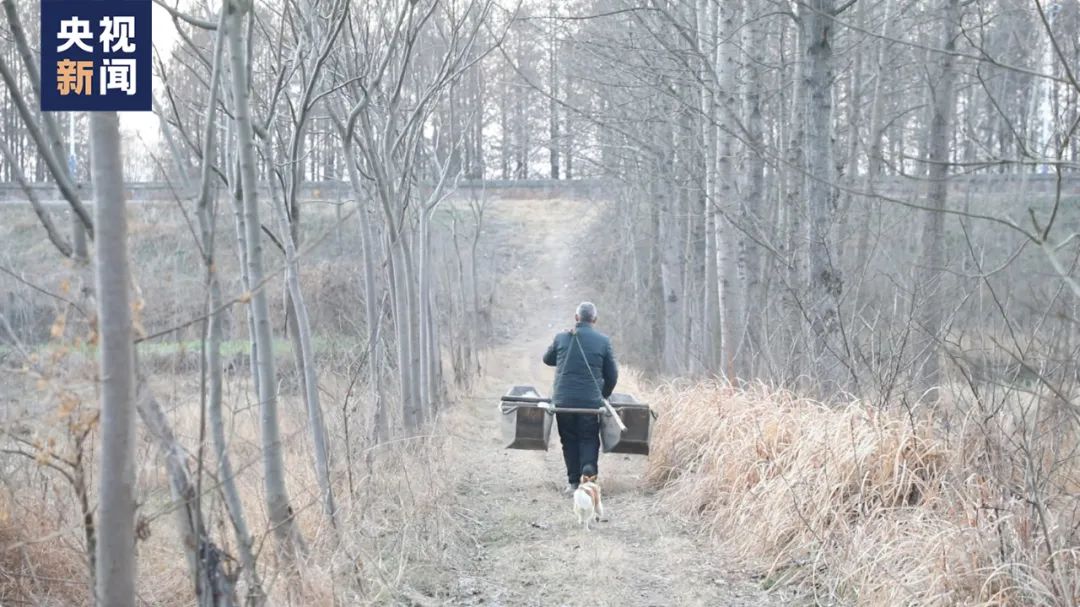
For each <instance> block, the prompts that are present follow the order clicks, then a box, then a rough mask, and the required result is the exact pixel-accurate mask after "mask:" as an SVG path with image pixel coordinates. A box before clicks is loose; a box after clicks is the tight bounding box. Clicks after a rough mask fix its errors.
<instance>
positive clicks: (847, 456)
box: [646, 383, 1080, 606]
mask: <svg viewBox="0 0 1080 607" xmlns="http://www.w3.org/2000/svg"><path fill="white" fill-rule="evenodd" d="M653 400H654V402H657V403H658V404H659V405H660V410H661V416H660V418H659V420H658V422H657V425H656V428H655V433H654V436H653V446H652V454H651V456H650V461H649V468H648V472H647V475H646V479H647V481H648V482H649V483H650V484H652V485H653V486H654V487H657V488H660V489H661V491H660V495H661V499H662V500H663V501H664V502H665V504H666V505H667V506H668V507H670V508H671V509H673V510H675V511H678V512H680V513H683V514H685V515H689V516H692V517H697V518H698V520H699V521H700V522H701V523H702V527H703V529H704V530H705V531H706V532H707V533H709V534H710V535H711V536H712V537H713V538H714V539H715V540H717V541H719V542H722V543H724V544H725V545H726V546H730V547H731V549H733V550H735V551H737V552H738V553H739V554H741V555H743V556H745V557H749V558H753V559H755V560H757V561H759V562H764V563H767V564H768V574H767V576H766V585H773V584H777V583H785V584H795V585H798V586H800V587H802V588H803V589H804V590H806V591H807V592H808V593H811V594H813V595H814V596H815V597H816V598H818V599H824V600H827V601H837V600H838V601H844V602H855V603H857V604H862V605H912V604H918V605H956V604H965V605H1025V606H1027V605H1059V604H1075V601H1076V600H1077V597H1080V590H1078V589H1080V568H1078V567H1077V565H1078V564H1080V563H1078V560H1077V557H1078V554H1080V546H1077V545H1076V543H1075V541H1073V539H1072V538H1073V537H1074V535H1073V534H1074V532H1075V529H1076V524H1077V521H1078V520H1080V517H1077V515H1076V508H1077V506H1078V502H1077V500H1076V496H1075V494H1073V495H1072V496H1071V497H1070V496H1069V495H1068V494H1067V493H1065V492H1059V493H1058V494H1056V495H1048V496H1047V498H1046V499H1045V500H1043V501H1041V502H1040V503H1038V504H1035V503H1032V501H1031V500H1028V499H1025V498H1024V497H1023V496H1024V490H1023V486H1022V485H1021V486H1019V487H1015V488H1013V489H1011V490H1004V489H1003V487H1002V483H1001V482H999V481H996V480H994V478H1001V477H1000V475H995V476H993V478H991V476H992V475H991V473H988V470H989V469H990V467H989V465H988V464H987V462H986V459H987V458H986V457H985V454H986V452H987V450H986V449H985V447H984V444H985V442H986V437H985V436H984V435H981V434H978V433H976V430H975V429H976V428H977V426H978V425H977V424H974V423H969V424H961V425H960V427H961V430H959V431H957V430H955V429H953V430H952V432H951V434H950V433H947V432H946V431H945V430H944V429H943V428H942V427H941V426H939V425H938V424H937V423H936V422H935V421H934V419H933V418H932V417H930V416H925V417H922V416H918V415H911V414H909V413H908V412H899V411H898V412H890V411H879V410H877V409H874V408H871V407H868V406H866V405H864V404H861V403H859V402H857V401H856V402H850V403H848V404H846V405H843V406H825V405H823V404H821V403H818V402H814V401H812V400H809V399H805V398H800V397H798V396H796V395H794V394H792V393H790V392H784V391H779V390H773V389H769V388H767V387H764V386H760V385H758V386H750V387H747V388H745V389H735V388H732V387H731V386H728V385H726V384H719V383H703V384H698V385H695V386H692V387H688V388H675V387H669V388H666V389H662V390H661V391H660V393H659V394H657V395H656V396H655V397H654V399H653ZM1057 470H1058V473H1059V474H1060V475H1062V476H1060V480H1062V481H1064V479H1066V478H1069V477H1070V476H1072V475H1073V474H1074V473H1075V468H1074V467H1069V468H1068V469H1067V470H1066V469H1063V468H1060V467H1059V468H1058V469H1057ZM1066 474H1068V475H1069V476H1065V475H1066ZM1005 476H1006V477H1010V478H1011V477H1015V476H1016V475H1009V474H1007V475H1005ZM1019 476H1020V477H1021V478H1023V473H1022V471H1019ZM1073 477H1074V476H1073ZM1053 486H1054V485H1053V484H1052V483H1048V485H1047V488H1046V490H1047V491H1052V487H1053ZM1059 486H1064V484H1062V485H1059ZM1040 513H1041V514H1040ZM1040 516H1042V517H1043V518H1041V519H1040ZM1047 519H1049V520H1047ZM1040 525H1043V526H1042V527H1040ZM1040 529H1043V530H1044V531H1040Z"/></svg>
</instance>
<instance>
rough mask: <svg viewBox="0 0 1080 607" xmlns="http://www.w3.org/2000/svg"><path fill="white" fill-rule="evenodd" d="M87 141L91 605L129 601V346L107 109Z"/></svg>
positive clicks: (116, 141) (96, 116)
mask: <svg viewBox="0 0 1080 607" xmlns="http://www.w3.org/2000/svg"><path fill="white" fill-rule="evenodd" d="M90 147H91V150H92V153H91V158H92V159H93V164H92V171H93V173H92V174H93V184H94V220H95V223H96V225H97V226H98V234H97V238H96V239H95V247H94V249H95V250H94V253H95V267H96V270H97V271H96V276H97V280H96V291H97V296H98V297H97V299H98V331H99V333H100V341H99V346H98V350H99V353H100V366H101V476H100V480H99V487H100V489H99V492H98V494H99V500H100V501H99V505H98V535H97V557H96V559H97V588H96V598H97V603H98V604H99V605H108V606H109V607H125V606H131V607H134V605H135V459H134V456H135V352H134V343H133V338H134V333H133V331H132V317H131V296H130V292H131V273H130V270H129V266H128V253H127V209H126V206H127V205H126V203H125V201H124V171H123V167H124V164H123V160H122V159H121V157H120V122H119V118H118V117H117V115H116V113H115V112H95V113H93V114H91V115H90Z"/></svg>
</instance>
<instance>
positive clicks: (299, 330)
mask: <svg viewBox="0 0 1080 607" xmlns="http://www.w3.org/2000/svg"><path fill="white" fill-rule="evenodd" d="M263 155H264V156H265V157H266V158H267V160H268V161H269V164H270V166H276V163H275V162H274V156H273V148H272V146H271V145H270V143H269V142H266V144H265V146H264V152H263ZM277 183H278V182H277V179H276V178H275V177H274V176H271V177H270V192H271V198H272V199H273V207H274V208H275V209H277V215H278V226H279V228H278V231H279V232H280V233H281V239H282V241H283V242H284V245H285V285H286V289H287V290H288V294H289V307H290V308H291V310H292V312H293V331H295V333H296V341H297V342H298V345H299V353H298V356H297V358H298V360H299V362H300V363H301V364H300V368H299V372H300V373H301V374H302V375H301V378H302V380H301V386H302V387H303V390H304V404H305V405H306V406H307V413H308V425H309V426H310V427H311V446H312V450H313V451H314V458H315V462H314V463H315V478H316V480H317V481H318V483H319V493H320V494H321V496H322V504H323V514H325V515H326V518H327V519H328V520H329V521H330V525H331V526H332V527H337V507H336V506H335V504H334V486H333V484H332V482H331V479H330V440H329V438H328V437H327V435H326V421H325V420H324V416H323V410H322V403H321V402H320V399H319V374H318V370H317V369H316V366H315V349H314V345H313V344H312V342H311V318H310V316H309V315H308V309H307V304H306V303H305V302H304V292H303V290H302V289H301V288H300V261H299V259H298V258H297V253H296V242H297V236H298V234H299V231H298V228H297V226H296V225H295V224H293V223H292V222H293V221H294V217H296V214H293V215H290V214H289V209H288V205H287V204H286V203H285V200H284V198H283V197H282V196H281V192H280V191H279V190H278V189H277Z"/></svg>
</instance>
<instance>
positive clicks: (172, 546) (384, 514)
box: [0, 373, 460, 606]
mask: <svg viewBox="0 0 1080 607" xmlns="http://www.w3.org/2000/svg"><path fill="white" fill-rule="evenodd" d="M73 377H74V374H73V373H72V374H69V375H67V379H72V378H73ZM34 383H35V382H32V381H22V382H14V381H9V382H5V383H4V385H3V386H0V387H3V389H5V390H14V391H18V392H21V393H23V394H33V395H34V396H35V398H37V399H40V402H39V403H38V404H39V406H40V407H41V410H44V411H51V410H52V409H53V408H54V407H55V406H56V403H55V402H54V401H55V400H56V398H55V395H53V394H52V393H51V392H50V391H49V382H38V386H37V387H38V388H40V389H41V391H40V392H38V391H35V386H34ZM327 385H328V386H329V394H328V395H326V396H325V397H324V398H325V399H326V400H325V402H324V406H325V407H327V412H328V426H329V429H330V431H331V433H332V434H333V435H334V436H335V439H336V440H335V444H336V445H337V446H339V447H340V446H341V445H342V444H343V438H342V434H343V433H342V429H341V426H340V421H341V420H340V419H339V418H337V417H335V415H334V408H335V407H336V402H335V398H334V394H333V392H334V388H335V386H334V382H333V381H327ZM153 386H154V391H155V394H156V395H157V396H158V400H159V401H160V402H161V404H162V406H163V407H164V408H165V409H166V411H167V412H168V416H169V418H170V421H171V422H172V424H173V428H174V430H175V432H176V434H177V436H178V438H179V439H180V440H181V442H182V443H183V444H184V445H186V446H188V448H189V449H190V450H191V453H192V458H191V459H190V460H189V468H190V470H191V472H192V474H193V475H194V474H195V471H196V469H197V466H196V460H195V458H194V453H195V445H197V444H198V436H199V414H198V398H197V394H198V383H197V381H196V380H195V379H193V378H191V377H187V376H158V377H156V378H155V379H154V382H153ZM251 394H252V390H251V386H250V381H249V380H248V379H247V378H246V376H245V377H234V378H232V379H231V380H230V381H229V382H228V387H227V390H226V396H227V398H226V401H227V407H228V409H229V411H228V413H227V416H228V418H229V420H230V435H231V440H232V443H231V455H232V458H233V460H232V461H233V465H234V469H235V470H236V471H237V478H236V480H237V485H238V488H239V491H240V494H241V500H242V501H243V503H244V507H245V512H246V515H247V520H248V524H249V526H250V528H251V531H252V534H253V535H254V538H255V542H256V548H257V550H258V552H259V554H258V561H259V576H260V578H261V579H262V581H263V583H264V586H265V590H266V591H267V592H268V595H269V599H270V604H272V605H305V606H308V605H311V606H318V605H340V604H349V605H364V604H400V603H401V600H402V597H403V596H405V595H406V594H408V595H410V596H418V597H422V596H425V595H434V594H435V593H436V592H437V591H438V589H439V588H443V587H448V586H449V585H450V584H449V582H448V581H447V580H446V579H444V577H445V575H446V574H445V573H444V572H446V571H448V570H449V567H447V566H446V565H447V563H448V562H450V561H451V560H452V559H455V558H458V557H459V556H460V555H457V554H456V553H455V552H454V550H455V547H456V546H459V545H460V542H458V541H457V537H456V534H457V532H458V531H457V523H456V522H455V521H454V510H453V508H454V504H455V500H454V491H455V481H456V476H455V474H456V468H454V466H455V462H454V460H453V458H452V457H449V456H448V449H447V445H446V441H447V438H446V436H447V435H448V434H451V433H450V432H448V431H446V429H445V428H444V426H445V424H444V423H443V422H442V421H439V422H438V423H436V424H435V426H434V429H433V430H432V431H431V432H430V433H429V434H427V435H425V436H424V437H419V438H415V439H411V440H399V441H396V442H390V443H387V444H383V445H380V446H378V447H374V448H372V447H370V446H368V445H365V444H363V442H362V439H361V440H357V438H356V436H357V435H360V436H363V435H364V433H363V430H362V428H361V429H360V430H359V431H358V430H356V429H354V430H353V433H354V434H353V440H354V441H356V444H354V445H353V451H354V458H355V468H354V470H353V477H354V478H353V487H354V488H355V492H353V493H351V492H350V490H349V484H348V482H347V477H346V472H345V457H344V455H343V454H342V453H340V452H338V453H335V454H334V461H335V468H334V472H335V475H334V480H335V485H336V486H335V490H336V493H337V498H338V506H339V526H338V528H336V529H335V528H333V527H331V526H329V524H328V523H327V521H326V518H325V517H324V516H323V515H322V511H321V507H320V502H319V496H318V492H317V487H318V484H317V482H316V479H315V474H314V467H313V463H312V456H311V450H310V444H309V442H310V441H309V432H308V428H307V419H306V415H305V414H304V410H303V405H302V403H301V402H300V401H299V398H298V397H295V396H291V397H283V398H282V402H281V408H282V412H283V417H282V435H283V437H284V442H285V458H286V467H287V475H288V477H287V482H288V486H289V489H290V492H291V497H292V501H293V507H294V509H295V510H296V511H297V516H298V521H299V526H300V529H301V531H302V533H303V535H304V537H305V539H306V541H307V544H308V546H307V547H308V551H307V553H306V554H305V555H304V556H302V557H301V558H300V560H299V562H297V563H295V564H293V563H284V562H279V561H278V559H277V555H276V553H275V550H274V541H273V537H272V534H271V533H270V530H269V528H268V527H267V516H266V512H265V509H264V504H263V500H262V495H263V484H262V479H263V476H262V465H261V449H260V447H259V436H258V412H257V407H254V406H253V405H254V403H253V402H251V401H252V397H251V396H250V395H251ZM86 396H88V399H87V401H86V402H84V403H82V404H80V405H79V410H80V411H81V410H84V409H88V408H92V407H93V398H92V393H91V394H89V395H86ZM363 408H364V406H363V404H361V405H360V409H361V410H363ZM55 422H56V418H55V415H52V414H49V415H44V416H38V418H37V419H34V418H32V417H24V418H23V420H22V421H20V422H19V426H20V427H21V428H22V431H23V432H25V433H26V436H27V437H29V438H30V440H31V442H32V443H34V444H41V445H45V444H46V443H47V444H48V449H50V450H51V452H53V453H55V454H57V455H61V454H70V448H71V445H69V444H67V443H65V437H64V435H63V433H62V432H58V431H57V430H56V428H54V427H51V426H53V425H55ZM12 426H13V424H12ZM8 429H9V430H10V426H9V428H8ZM140 432H141V430H140ZM96 441H97V436H96V434H91V437H90V440H89V443H88V444H89V445H93V444H95V443H96ZM26 448H27V450H28V451H29V452H33V448H31V447H29V446H28V447H26ZM212 452H213V450H212V448H210V446H209V445H207V446H206V449H205V450H204V458H205V459H204V470H205V474H204V477H203V479H204V480H203V483H204V484H203V487H204V501H203V508H204V514H205V516H206V518H207V522H208V524H209V525H210V526H211V534H212V537H213V539H214V541H215V542H216V543H218V545H219V546H220V547H221V548H222V549H223V550H224V551H225V552H226V553H227V554H230V555H232V556H233V557H234V558H235V556H236V553H235V541H234V536H233V533H232V530H231V528H230V527H228V524H227V518H226V512H225V510H224V507H223V504H222V502H221V499H220V494H219V493H218V491H217V488H216V486H215V477H216V467H217V464H216V462H215V461H214V458H213V455H212ZM43 461H44V460H43V459H41V458H39V459H38V460H34V459H31V458H29V457H26V456H16V455H12V454H0V470H2V471H3V476H2V478H3V480H4V481H5V482H4V486H5V487H6V489H7V491H6V492H4V493H0V604H3V605H7V604H9V603H10V604H21V603H22V602H26V603H29V604H35V605H90V604H91V601H90V596H89V588H90V583H89V576H88V573H87V571H88V569H87V566H86V562H85V558H86V556H85V542H84V539H83V535H82V530H81V528H80V526H79V524H80V518H79V512H78V508H77V502H76V500H75V499H74V494H73V492H72V490H71V487H70V486H69V485H67V484H66V483H65V482H64V481H63V479H62V478H61V477H60V476H59V475H58V474H57V473H56V471H55V470H52V469H49V468H47V467H45V466H43V465H42V462H43ZM96 468H97V464H96V462H95V461H92V460H91V461H90V463H89V464H88V470H90V471H91V473H93V472H94V471H96ZM137 482H138V493H137V499H138V500H139V509H138V517H139V519H140V520H141V521H143V522H144V523H145V525H144V528H145V530H146V531H147V532H148V537H147V538H146V539H144V540H142V541H140V542H139V544H138V548H137V550H138V576H139V580H138V593H139V597H140V600H141V601H142V602H144V604H149V605H163V606H168V605H176V606H180V605H190V604H192V601H193V588H192V584H191V582H190V576H189V573H188V571H187V569H186V565H185V560H184V556H183V553H182V551H181V546H180V543H179V542H180V540H179V538H178V535H177V533H176V522H175V519H174V517H173V513H174V506H175V504H174V503H173V501H172V498H171V496H170V492H169V488H168V479H167V477H166V475H165V468H164V462H163V460H162V458H161V455H160V454H159V452H158V449H157V447H156V446H155V445H154V444H153V443H152V442H151V441H150V439H149V437H147V436H142V437H141V441H140V445H139V451H138V468H137ZM92 491H93V488H92ZM96 501H97V500H96V495H94V494H92V495H91V503H92V504H93V503H96ZM232 565H235V561H232V562H231V563H230V566H232ZM243 583H244V582H243V577H242V576H241V581H240V588H239V591H240V593H243V592H244V588H243Z"/></svg>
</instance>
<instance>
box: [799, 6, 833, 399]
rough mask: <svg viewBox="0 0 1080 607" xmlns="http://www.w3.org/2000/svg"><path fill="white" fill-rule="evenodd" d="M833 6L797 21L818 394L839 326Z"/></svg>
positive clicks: (827, 381)
mask: <svg viewBox="0 0 1080 607" xmlns="http://www.w3.org/2000/svg"><path fill="white" fill-rule="evenodd" d="M833 5H834V0H812V1H810V2H808V3H807V4H806V5H805V6H806V7H808V9H809V10H805V11H801V12H800V15H799V20H800V25H801V26H802V45H803V48H804V49H805V56H806V70H805V73H804V77H803V82H802V85H803V88H804V89H805V91H806V100H807V121H806V126H807V132H806V142H807V149H806V153H807V155H806V159H805V165H804V166H805V168H806V173H807V178H806V203H807V216H808V217H809V245H810V250H809V272H810V275H809V290H808V293H807V301H806V306H807V310H808V312H809V316H810V333H811V340H812V341H811V343H812V344H813V347H812V352H813V356H814V361H813V368H814V370H815V371H816V373H815V376H816V378H817V379H818V381H819V382H820V384H821V387H822V389H823V394H830V393H831V391H832V390H833V389H835V388H836V380H837V377H838V370H837V369H836V368H835V364H832V363H833V362H834V361H833V360H828V361H826V355H827V353H828V351H829V348H830V347H831V346H833V345H834V344H832V343H831V342H832V341H833V338H834V335H835V333H836V329H837V324H838V323H837V321H838V320H839V318H838V317H839V309H838V306H839V299H840V292H841V288H842V285H843V283H842V281H841V277H840V273H839V271H838V270H837V268H836V266H835V264H833V261H832V257H831V256H832V254H833V253H834V251H833V246H832V242H831V241H832V239H831V237H830V235H831V229H832V219H833V213H832V201H833V197H832V185H831V184H832V181H833V164H832V45H831V36H832V13H833Z"/></svg>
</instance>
